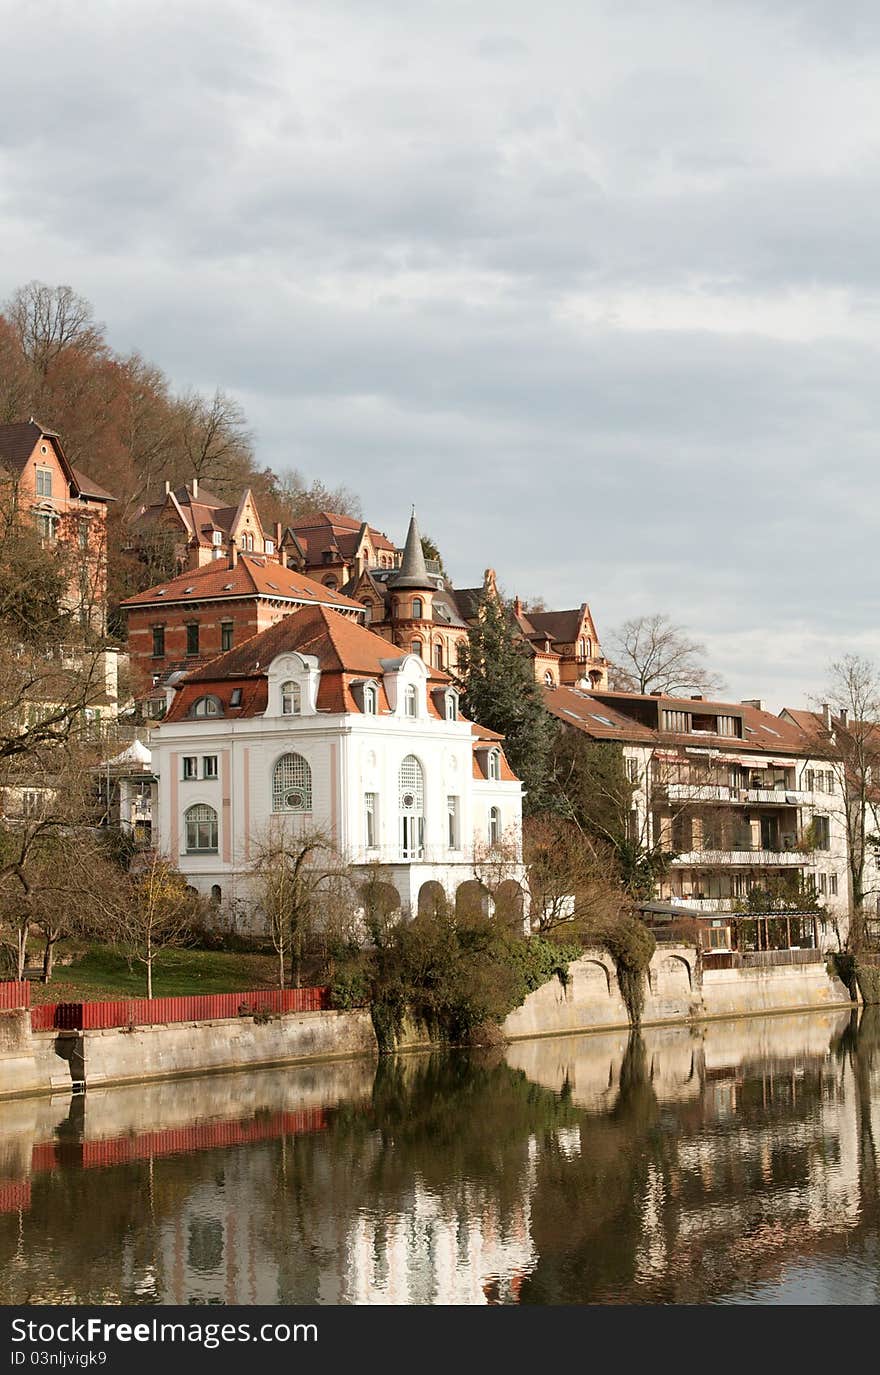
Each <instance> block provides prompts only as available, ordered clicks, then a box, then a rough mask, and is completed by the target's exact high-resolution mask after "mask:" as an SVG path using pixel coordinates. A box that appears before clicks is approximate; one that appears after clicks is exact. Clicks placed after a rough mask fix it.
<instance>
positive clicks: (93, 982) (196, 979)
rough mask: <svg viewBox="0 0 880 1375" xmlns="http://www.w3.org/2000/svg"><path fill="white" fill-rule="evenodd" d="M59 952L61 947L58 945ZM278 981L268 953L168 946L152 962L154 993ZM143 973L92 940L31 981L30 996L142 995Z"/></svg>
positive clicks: (228, 989) (44, 999) (235, 989)
mask: <svg viewBox="0 0 880 1375" xmlns="http://www.w3.org/2000/svg"><path fill="white" fill-rule="evenodd" d="M60 953H63V951H61V952H60ZM277 987H278V961H277V959H276V958H275V956H273V955H241V954H237V953H236V952H234V951H225V950H169V951H167V952H166V953H165V954H161V955H160V956H159V957H158V959H157V960H156V961H155V963H154V965H153V996H154V997H156V998H163V997H185V996H186V995H187V994H192V993H249V992H251V991H252V990H256V989H259V988H277ZM146 993H147V973H146V970H145V968H144V966H143V965H142V964H133V965H132V967H131V969H129V967H128V964H127V962H126V960H125V959H124V958H123V957H122V956H121V955H119V954H117V952H116V951H114V950H112V949H111V948H110V947H109V946H102V945H96V946H92V947H91V948H90V949H89V950H88V951H87V952H85V953H83V954H78V955H77V956H76V957H75V959H74V961H73V963H72V964H66V965H61V964H56V966H55V973H54V974H53V976H52V981H51V983H49V984H41V983H37V982H35V981H32V982H31V1002H32V1003H34V1004H36V1003H80V1002H97V1001H100V1000H101V999H104V998H144V997H146Z"/></svg>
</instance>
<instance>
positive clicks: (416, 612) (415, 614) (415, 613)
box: [412, 597, 422, 621]
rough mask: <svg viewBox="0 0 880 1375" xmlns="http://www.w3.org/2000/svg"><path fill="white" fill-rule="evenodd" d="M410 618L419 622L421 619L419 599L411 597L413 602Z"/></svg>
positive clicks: (420, 602) (420, 600)
mask: <svg viewBox="0 0 880 1375" xmlns="http://www.w3.org/2000/svg"><path fill="white" fill-rule="evenodd" d="M412 618H413V620H414V621H420V620H421V619H422V599H421V597H413V602H412Z"/></svg>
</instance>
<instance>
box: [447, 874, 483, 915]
mask: <svg viewBox="0 0 880 1375" xmlns="http://www.w3.org/2000/svg"><path fill="white" fill-rule="evenodd" d="M455 915H456V917H458V918H459V920H462V919H463V920H468V919H470V920H471V921H474V920H476V918H478V917H488V915H489V890H488V889H487V888H486V887H485V885H484V884H482V883H480V881H479V879H475V878H470V879H467V880H466V882H464V883H460V884H459V885H458V888H457V889H456V890H455Z"/></svg>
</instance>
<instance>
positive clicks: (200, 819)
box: [184, 803, 217, 853]
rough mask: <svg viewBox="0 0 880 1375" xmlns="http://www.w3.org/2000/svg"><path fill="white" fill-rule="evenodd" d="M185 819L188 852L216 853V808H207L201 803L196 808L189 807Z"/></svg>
mask: <svg viewBox="0 0 880 1375" xmlns="http://www.w3.org/2000/svg"><path fill="white" fill-rule="evenodd" d="M184 819H185V821H186V848H187V851H188V852H190V853H192V852H193V851H198V850H201V851H212V850H213V851H216V849H217V813H216V812H215V811H214V808H213V807H206V806H205V805H204V803H199V805H198V806H196V807H187V809H186V813H185V818H184Z"/></svg>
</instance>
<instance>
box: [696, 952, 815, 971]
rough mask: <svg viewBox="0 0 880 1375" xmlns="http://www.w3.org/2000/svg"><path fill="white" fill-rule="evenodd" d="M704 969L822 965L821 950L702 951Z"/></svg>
mask: <svg viewBox="0 0 880 1375" xmlns="http://www.w3.org/2000/svg"><path fill="white" fill-rule="evenodd" d="M701 958H702V961H703V968H704V969H772V968H777V967H781V966H782V967H784V966H786V965H793V964H824V962H825V956H824V955H823V953H822V951H821V950H704V951H703V952H702V956H701Z"/></svg>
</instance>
